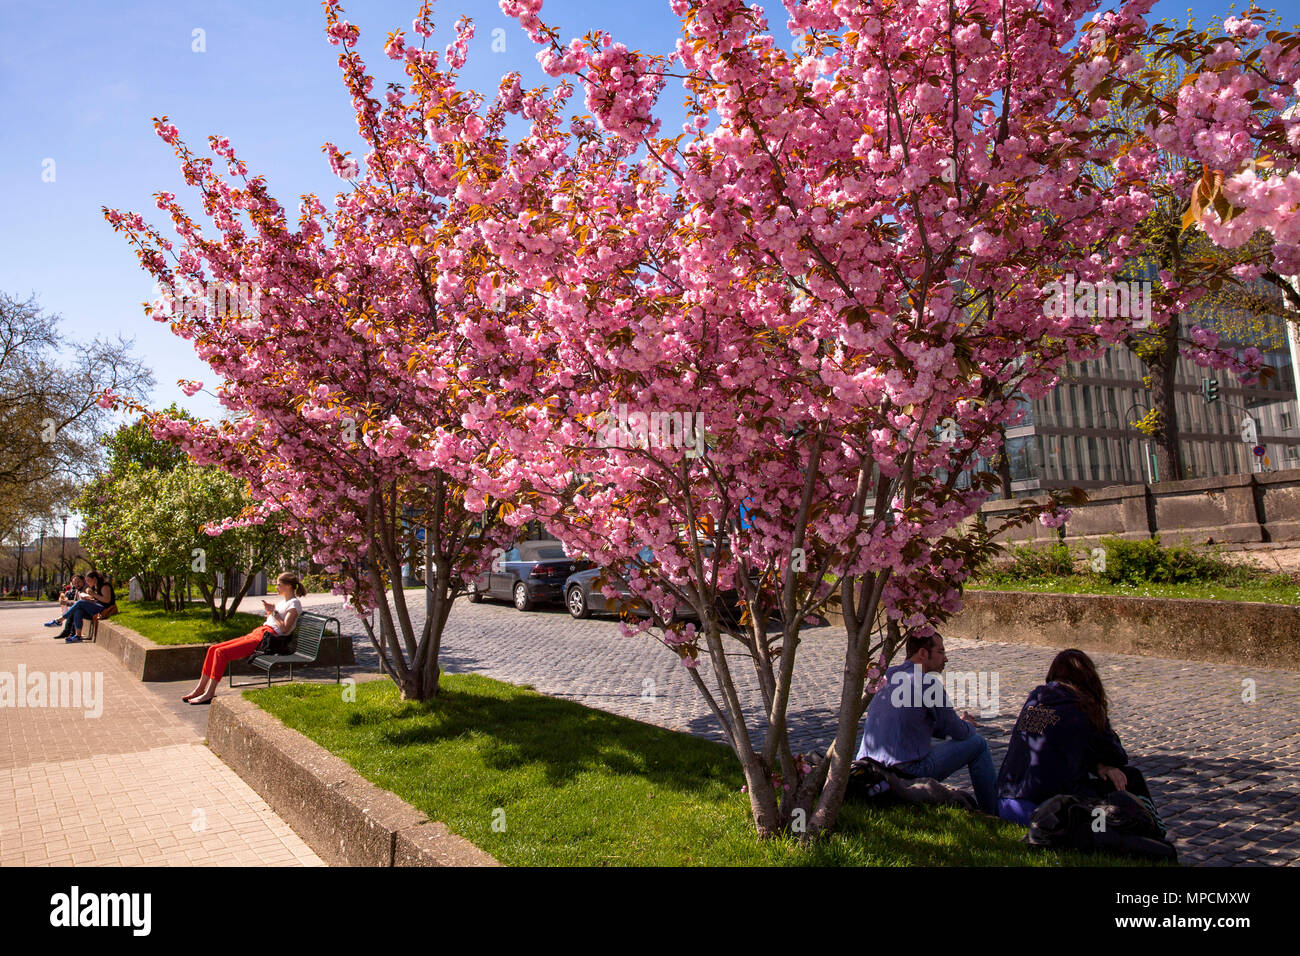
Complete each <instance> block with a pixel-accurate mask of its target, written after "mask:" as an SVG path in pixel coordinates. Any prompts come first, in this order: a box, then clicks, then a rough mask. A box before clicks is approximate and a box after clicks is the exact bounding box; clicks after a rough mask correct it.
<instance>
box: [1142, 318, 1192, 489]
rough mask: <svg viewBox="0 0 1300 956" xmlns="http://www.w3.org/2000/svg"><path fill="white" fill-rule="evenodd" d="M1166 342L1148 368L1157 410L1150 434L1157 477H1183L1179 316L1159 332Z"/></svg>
mask: <svg viewBox="0 0 1300 956" xmlns="http://www.w3.org/2000/svg"><path fill="white" fill-rule="evenodd" d="M1160 335H1161V344H1162V345H1163V346H1164V347H1163V348H1162V349H1161V350H1160V354H1159V356H1158V358H1157V359H1156V361H1155V362H1153V363H1152V364H1151V365H1148V366H1147V368H1148V370H1149V372H1150V375H1151V409H1152V411H1154V412H1155V413H1156V430H1155V432H1154V434H1153V435H1152V436H1151V438H1152V441H1153V442H1154V443H1155V446H1156V472H1157V474H1156V478H1157V480H1159V481H1181V480H1182V478H1183V462H1182V457H1181V456H1180V455H1179V447H1178V446H1179V442H1178V405H1177V402H1176V401H1175V391H1174V377H1175V372H1176V370H1177V367H1178V317H1177V316H1173V317H1171V318H1170V320H1169V326H1168V328H1166V329H1163V330H1162V331H1161V333H1160Z"/></svg>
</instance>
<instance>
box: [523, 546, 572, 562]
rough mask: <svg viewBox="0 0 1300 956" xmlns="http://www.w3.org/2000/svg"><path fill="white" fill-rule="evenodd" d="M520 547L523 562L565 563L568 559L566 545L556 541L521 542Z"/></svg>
mask: <svg viewBox="0 0 1300 956" xmlns="http://www.w3.org/2000/svg"><path fill="white" fill-rule="evenodd" d="M518 547H519V559H520V560H521V561H563V560H564V559H565V558H567V557H568V555H567V554H565V553H564V545H562V544H558V543H556V542H554V541H546V542H534V541H521V542H520V543H519V545H518Z"/></svg>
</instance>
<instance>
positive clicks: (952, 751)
mask: <svg viewBox="0 0 1300 956" xmlns="http://www.w3.org/2000/svg"><path fill="white" fill-rule="evenodd" d="M897 766H898V768H899V769H900V770H906V771H907V772H908V773H910V774H913V775H914V776H917V777H932V778H933V779H935V780H946V779H947V778H948V777H950V776H952V775H953V774H954V773H956V772H957V771H958V770H960V769H961V768H962V767H965V768H967V769H968V770H969V771H970V782H971V786H972V787H974V789H975V802H976V803H978V804H979V808H980V809H981V810H983V811H984V812H985V813H987V814H990V815H992V816H997V815H998V795H997V790H996V789H995V787H994V784H995V783H996V782H997V772H996V771H995V770H994V769H993V755H992V754H990V753H989V743H988V741H987V740H985V739H984V738H983V737H981V736H980V735H979V734H975V733H973V734H971V735H970V736H969V737H967V738H966V739H965V740H939V741H935V743H934V745H933V746H931V747H930V752H929V753H928V754H926V755H925V756H924V757H922V758H921V759H920V760H911V761H908V762H907V763H900V764H898V765H897Z"/></svg>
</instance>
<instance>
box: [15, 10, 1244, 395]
mask: <svg viewBox="0 0 1300 956" xmlns="http://www.w3.org/2000/svg"><path fill="white" fill-rule="evenodd" d="M764 5H765V6H767V7H768V9H769V11H770V12H772V13H774V14H777V15H774V16H773V17H772V26H773V29H774V30H776V31H777V32H778V34H779V35H781V36H785V35H786V34H785V29H784V23H785V17H784V15H783V14H782V13H781V12H780V7H779V5H778V4H777V3H775V2H766V3H765V4H764ZM1107 5H1109V4H1107ZM418 7H419V3H418V2H417V0H353V2H352V3H350V4H345V8H346V16H347V18H348V19H349V20H350V21H352V22H353V23H356V24H357V25H358V26H360V27H361V29H362V39H361V45H360V47H359V51H360V52H361V54H362V56H363V57H364V58H365V60H366V62H367V64H368V65H370V66H371V68H372V69H376V70H386V69H390V68H391V67H392V64H390V62H389V61H388V60H387V59H386V58H385V57H384V56H383V53H382V46H383V42H384V37H385V35H386V34H387V33H388V32H389V31H391V30H394V29H397V28H399V27H400V28H403V29H405V30H406V31H407V33H408V36H409V34H410V24H411V19H412V17H413V16H414V14H415V11H416V10H417V9H418ZM1191 9H1192V12H1193V15H1194V16H1195V17H1196V18H1197V20H1198V22H1204V21H1205V20H1207V19H1208V18H1209V17H1210V16H1211V15H1212V14H1214V13H1216V12H1217V13H1219V15H1220V16H1222V15H1223V13H1226V12H1227V11H1228V10H1230V9H1231V7H1230V6H1228V5H1226V4H1225V5H1220V4H1213V3H1209V2H1206V0H1194V2H1193V3H1192V4H1191ZM1187 11H1188V6H1187V5H1186V0H1183V2H1181V3H1180V2H1175V0H1160V2H1159V3H1158V4H1157V6H1156V8H1155V10H1154V11H1153V17H1156V18H1158V17H1161V16H1166V17H1177V18H1179V19H1180V20H1181V19H1185V18H1186V16H1187ZM462 13H464V14H467V15H469V16H471V17H473V18H474V20H475V22H476V24H477V27H478V32H477V36H476V37H475V40H474V42H473V44H472V45H471V48H470V61H469V63H468V65H467V66H466V68H465V70H464V71H463V76H464V79H465V82H466V84H467V85H469V86H472V87H473V88H475V89H479V90H482V91H484V92H487V93H490V92H491V91H492V90H494V89H495V87H496V84H497V81H498V80H499V79H500V77H501V76H502V74H504V73H506V72H509V71H510V70H514V69H518V70H520V71H521V72H523V73H524V75H525V78H526V79H527V78H533V80H534V82H540V81H542V79H543V77H542V74H541V72H540V70H539V69H538V68H537V65H536V61H535V59H534V55H535V52H536V48H535V47H534V46H533V44H532V43H531V42H530V41H529V40H528V38H527V37H526V36H525V35H524V34H523V32H522V31H521V30H519V28H518V27H517V25H516V24H515V23H514V22H513V21H510V20H508V19H507V18H506V17H504V16H503V15H502V13H501V12H500V10H499V9H498V7H497V4H496V0H439V2H438V3H437V5H436V6H435V16H436V20H437V23H438V27H439V33H438V35H437V37H435V40H436V41H437V44H438V48H439V49H441V47H442V46H443V45H445V43H446V39H447V34H449V32H450V27H451V24H452V23H453V22H454V20H455V19H456V17H457V16H458V15H460V14H462ZM542 15H543V18H544V19H546V20H547V22H549V23H553V24H556V25H557V26H559V27H560V28H561V32H562V33H563V35H564V38H565V39H567V38H568V37H570V36H579V35H581V34H583V33H586V32H587V31H589V30H591V29H595V28H601V29H606V30H609V31H610V32H611V33H613V34H614V36H615V37H616V38H617V39H619V40H622V41H623V42H625V43H626V44H627V45H628V46H630V47H634V48H638V49H641V50H645V51H647V52H667V51H670V50H671V49H672V46H673V43H674V42H675V40H676V37H677V35H678V33H677V21H676V19H675V18H674V17H673V15H672V12H671V10H670V9H669V6H668V0H606V2H602V3H595V2H591V0H546V2H545V4H544V6H543V10H542ZM323 24H324V17H323V14H322V10H321V7H320V4H319V3H317V2H315V0H260V2H253V0H203V2H196V0H179V2H178V0H166V2H163V0H148V2H137V3H107V2H98V3H96V2H88V0H57V2H50V3H30V2H25V3H19V2H16V0H0V36H3V37H4V38H5V40H6V42H5V44H4V46H3V48H2V49H0V110H2V111H3V112H2V113H0V183H2V184H3V186H4V188H3V190H2V191H0V290H4V291H5V292H7V293H9V294H11V295H15V296H19V297H23V298H25V297H26V296H27V295H28V294H30V293H35V295H36V296H37V299H38V301H39V302H40V304H41V305H42V306H43V307H44V308H45V309H46V310H47V311H49V312H51V313H56V314H60V315H62V316H63V324H62V328H63V330H64V331H65V332H66V333H68V334H71V335H73V336H75V337H77V338H81V339H89V338H91V337H93V336H95V335H104V336H114V335H116V334H118V333H119V332H120V333H121V334H123V335H125V336H127V337H129V338H133V339H134V341H135V352H136V354H138V355H139V356H141V357H142V358H143V359H144V360H145V361H146V362H147V363H148V364H150V365H151V366H152V367H153V369H154V373H155V376H156V378H157V380H158V385H157V388H156V389H155V392H154V394H153V396H152V398H151V404H152V405H153V406H154V407H165V406H166V405H168V404H170V403H171V402H173V401H177V402H179V403H181V404H182V405H185V406H186V407H188V408H190V409H192V410H193V411H195V412H196V413H197V414H199V415H200V416H203V417H215V416H219V415H220V413H221V408H220V406H219V404H218V403H217V402H216V400H215V399H214V398H212V397H211V396H210V395H208V394H207V393H205V392H200V393H199V394H198V395H196V396H194V397H193V398H186V397H185V396H184V395H183V394H182V393H181V392H180V390H179V389H178V388H177V386H176V384H175V383H176V380H177V379H178V378H187V379H188V378H194V379H200V380H202V381H203V382H204V383H205V385H206V386H208V388H209V389H210V388H211V386H212V385H213V384H214V383H213V382H212V375H211V374H210V372H209V370H208V368H207V366H206V365H204V364H203V363H202V362H200V361H199V360H198V358H197V357H195V355H194V354H193V352H192V350H191V346H190V343H188V342H185V341H183V340H181V339H178V338H175V337H174V336H172V334H171V332H170V331H169V330H168V328H167V326H166V325H165V324H160V323H156V322H154V321H152V320H151V319H149V318H147V317H145V316H144V315H143V313H142V311H141V308H140V304H141V303H142V302H143V301H145V300H146V299H149V298H151V297H152V283H151V281H150V280H149V278H148V277H147V276H146V275H145V274H144V273H143V272H142V271H141V270H140V268H139V266H138V264H137V262H136V259H135V256H134V254H133V253H132V252H131V250H130V248H129V247H128V246H127V244H126V242H125V241H124V240H123V239H122V238H121V237H120V236H118V235H116V234H114V233H113V231H112V230H111V228H110V227H109V226H108V225H107V223H105V222H104V220H103V217H102V215H101V213H100V207H101V206H104V205H106V206H110V207H117V208H121V209H124V210H135V211H138V212H140V213H142V214H143V215H144V216H145V218H146V219H148V220H150V221H152V222H155V223H159V222H161V221H162V216H161V213H159V212H158V210H157V209H156V208H154V206H153V202H152V199H151V198H150V197H151V196H152V194H153V193H154V192H155V191H157V190H160V189H165V190H169V191H173V192H176V193H177V194H178V195H179V196H181V197H183V198H185V199H186V200H187V201H189V202H190V208H191V209H192V210H193V211H195V212H199V211H201V210H199V209H198V205H197V202H194V201H192V196H193V193H191V192H189V191H187V189H186V187H185V186H184V184H183V182H182V181H181V177H180V173H179V170H178V168H177V164H176V160H175V157H174V156H173V155H172V153H171V150H170V149H169V148H168V147H167V146H166V145H165V144H163V143H162V141H161V140H159V139H157V137H156V136H155V135H154V133H153V129H152V124H151V122H150V118H151V117H153V116H158V115H163V114H166V115H167V116H169V117H170V118H171V121H172V122H173V123H175V124H176V125H177V126H178V127H179V128H180V131H181V134H182V136H184V137H185V139H186V140H187V141H188V142H190V143H191V144H192V145H199V146H202V145H206V144H205V142H204V140H205V137H206V136H207V135H208V134H209V133H215V134H220V135H225V136H228V137H230V139H231V142H232V144H233V145H234V146H235V148H236V150H237V151H238V152H239V155H240V157H241V158H242V159H243V160H244V161H245V162H246V163H247V164H248V166H249V169H250V172H252V173H263V174H265V175H266V176H267V177H268V180H269V182H270V186H271V189H272V192H273V194H274V195H276V196H277V197H278V198H279V199H280V200H281V202H283V203H284V204H285V205H286V206H287V207H289V208H290V209H293V208H294V207H295V206H296V203H295V201H294V200H295V198H296V197H297V196H298V195H299V194H301V193H303V192H316V193H318V194H320V195H322V196H325V197H328V196H332V195H333V194H334V193H335V192H336V191H337V190H338V187H339V185H340V181H339V180H337V179H335V178H334V177H333V176H332V175H331V173H330V171H329V168H328V165H327V164H326V162H325V159H324V157H323V155H322V154H321V152H320V147H321V145H322V144H323V143H324V142H326V141H327V140H333V141H335V142H338V143H340V145H344V146H345V148H346V147H350V146H352V145H353V143H352V137H353V135H354V134H353V126H352V113H351V108H350V105H349V102H348V97H347V95H346V93H345V91H344V89H343V86H342V83H341V81H340V79H339V71H338V67H337V64H336V60H337V55H338V48H336V47H332V46H330V45H329V44H328V42H327V41H326V39H325V37H324V33H323ZM498 27H500V28H503V29H504V30H505V31H506V32H505V50H504V51H503V52H499V53H498V52H493V51H492V49H491V47H492V41H493V30H494V29H495V28H498ZM196 30H201V31H203V32H202V35H201V37H202V44H203V46H204V47H205V49H204V51H203V52H195V51H194V49H193V47H194V46H195V36H196V35H195V31H196ZM383 75H385V74H383V73H381V76H383ZM678 99H679V98H678V97H676V95H675V92H674V91H673V90H672V88H671V87H670V89H669V95H668V96H667V101H668V102H676V101H677V100H678ZM50 160H52V161H53V164H54V165H53V171H54V181H53V182H45V181H43V179H42V175H43V172H45V171H46V170H47V169H49V164H48V161H50Z"/></svg>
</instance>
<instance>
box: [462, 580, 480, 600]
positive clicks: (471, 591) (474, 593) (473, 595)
mask: <svg viewBox="0 0 1300 956" xmlns="http://www.w3.org/2000/svg"><path fill="white" fill-rule="evenodd" d="M465 596H466V597H468V598H469V603H470V604H481V603H483V592H482V591H480V590H479V589H478V582H477V581H471V582H469V587H468V589H467V592H466V595H465Z"/></svg>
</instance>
